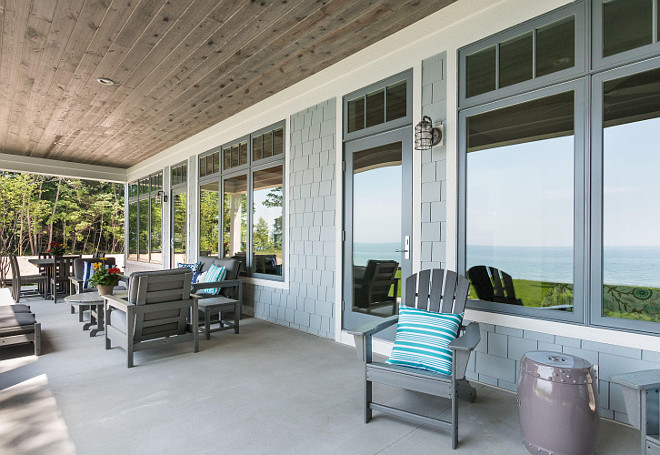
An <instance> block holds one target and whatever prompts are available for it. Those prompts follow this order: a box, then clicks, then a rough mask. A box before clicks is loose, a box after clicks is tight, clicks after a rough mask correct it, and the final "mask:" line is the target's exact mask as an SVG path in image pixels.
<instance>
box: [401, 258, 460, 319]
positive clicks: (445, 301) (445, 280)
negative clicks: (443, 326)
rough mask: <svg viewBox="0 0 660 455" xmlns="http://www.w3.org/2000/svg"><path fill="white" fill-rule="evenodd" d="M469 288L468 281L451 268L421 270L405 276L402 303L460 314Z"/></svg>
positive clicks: (412, 306)
mask: <svg viewBox="0 0 660 455" xmlns="http://www.w3.org/2000/svg"><path fill="white" fill-rule="evenodd" d="M443 285H444V288H443ZM469 289H470V282H469V281H468V280H467V279H466V278H465V277H464V276H461V275H458V274H457V273H456V272H454V271H452V270H447V271H446V272H445V271H444V270H443V269H433V270H430V269H429V270H421V271H420V272H418V273H416V274H413V275H411V276H409V277H408V278H406V290H405V301H404V304H405V305H406V306H408V307H411V308H418V309H421V310H428V311H434V312H442V313H455V314H460V313H462V312H463V311H465V305H466V302H467V295H468V291H469Z"/></svg>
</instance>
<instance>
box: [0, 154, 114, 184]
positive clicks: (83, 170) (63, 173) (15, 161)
mask: <svg viewBox="0 0 660 455" xmlns="http://www.w3.org/2000/svg"><path fill="white" fill-rule="evenodd" d="M0 170H3V171H9V172H25V173H30V174H42V175H54V176H57V177H71V178H80V179H87V180H103V181H106V182H117V183H125V182H126V181H127V180H126V169H121V168H118V167H107V166H97V165H93V164H80V163H73V162H70V161H60V160H51V159H47V158H35V157H31V156H20V155H9V154H6V153H0Z"/></svg>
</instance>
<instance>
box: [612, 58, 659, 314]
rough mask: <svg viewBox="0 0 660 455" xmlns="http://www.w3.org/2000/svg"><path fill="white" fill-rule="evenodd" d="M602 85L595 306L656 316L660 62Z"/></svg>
mask: <svg viewBox="0 0 660 455" xmlns="http://www.w3.org/2000/svg"><path fill="white" fill-rule="evenodd" d="M603 90H604V94H603V107H604V109H603V114H604V117H603V118H604V125H603V128H604V129H603V314H604V315H605V316H610V317H617V318H627V319H637V320H644V321H653V322H660V231H659V230H658V226H659V225H660V215H659V212H658V210H657V206H658V201H659V200H660V186H658V184H657V181H658V177H657V172H658V169H660V154H658V131H659V130H660V70H653V71H647V72H644V73H640V74H636V75H633V76H627V77H623V78H620V79H615V80H612V81H607V82H605V84H604V87H603Z"/></svg>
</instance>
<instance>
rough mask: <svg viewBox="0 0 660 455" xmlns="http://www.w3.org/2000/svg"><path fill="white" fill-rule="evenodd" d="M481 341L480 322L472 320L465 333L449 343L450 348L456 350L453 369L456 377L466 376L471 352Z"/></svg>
mask: <svg viewBox="0 0 660 455" xmlns="http://www.w3.org/2000/svg"><path fill="white" fill-rule="evenodd" d="M479 341H481V332H480V331H479V323H477V322H470V323H469V324H468V326H467V327H466V328H465V332H464V333H463V335H461V336H460V337H458V338H456V339H455V340H454V341H452V342H451V343H449V348H450V349H452V350H453V351H454V366H453V369H452V375H453V376H454V379H456V380H458V379H463V378H465V371H466V370H467V364H468V360H470V353H471V352H472V351H473V350H474V348H476V347H477V345H478V344H479Z"/></svg>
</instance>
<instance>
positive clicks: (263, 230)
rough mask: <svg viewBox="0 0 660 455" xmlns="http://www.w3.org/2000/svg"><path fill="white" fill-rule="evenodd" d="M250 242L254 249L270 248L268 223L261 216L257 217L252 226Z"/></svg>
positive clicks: (265, 249)
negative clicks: (257, 219) (252, 232)
mask: <svg viewBox="0 0 660 455" xmlns="http://www.w3.org/2000/svg"><path fill="white" fill-rule="evenodd" d="M252 243H253V245H254V250H255V251H268V250H269V249H270V248H272V244H271V242H270V232H269V229H268V223H267V222H266V220H264V219H263V217H259V221H258V222H257V224H255V226H254V234H253V235H252Z"/></svg>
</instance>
